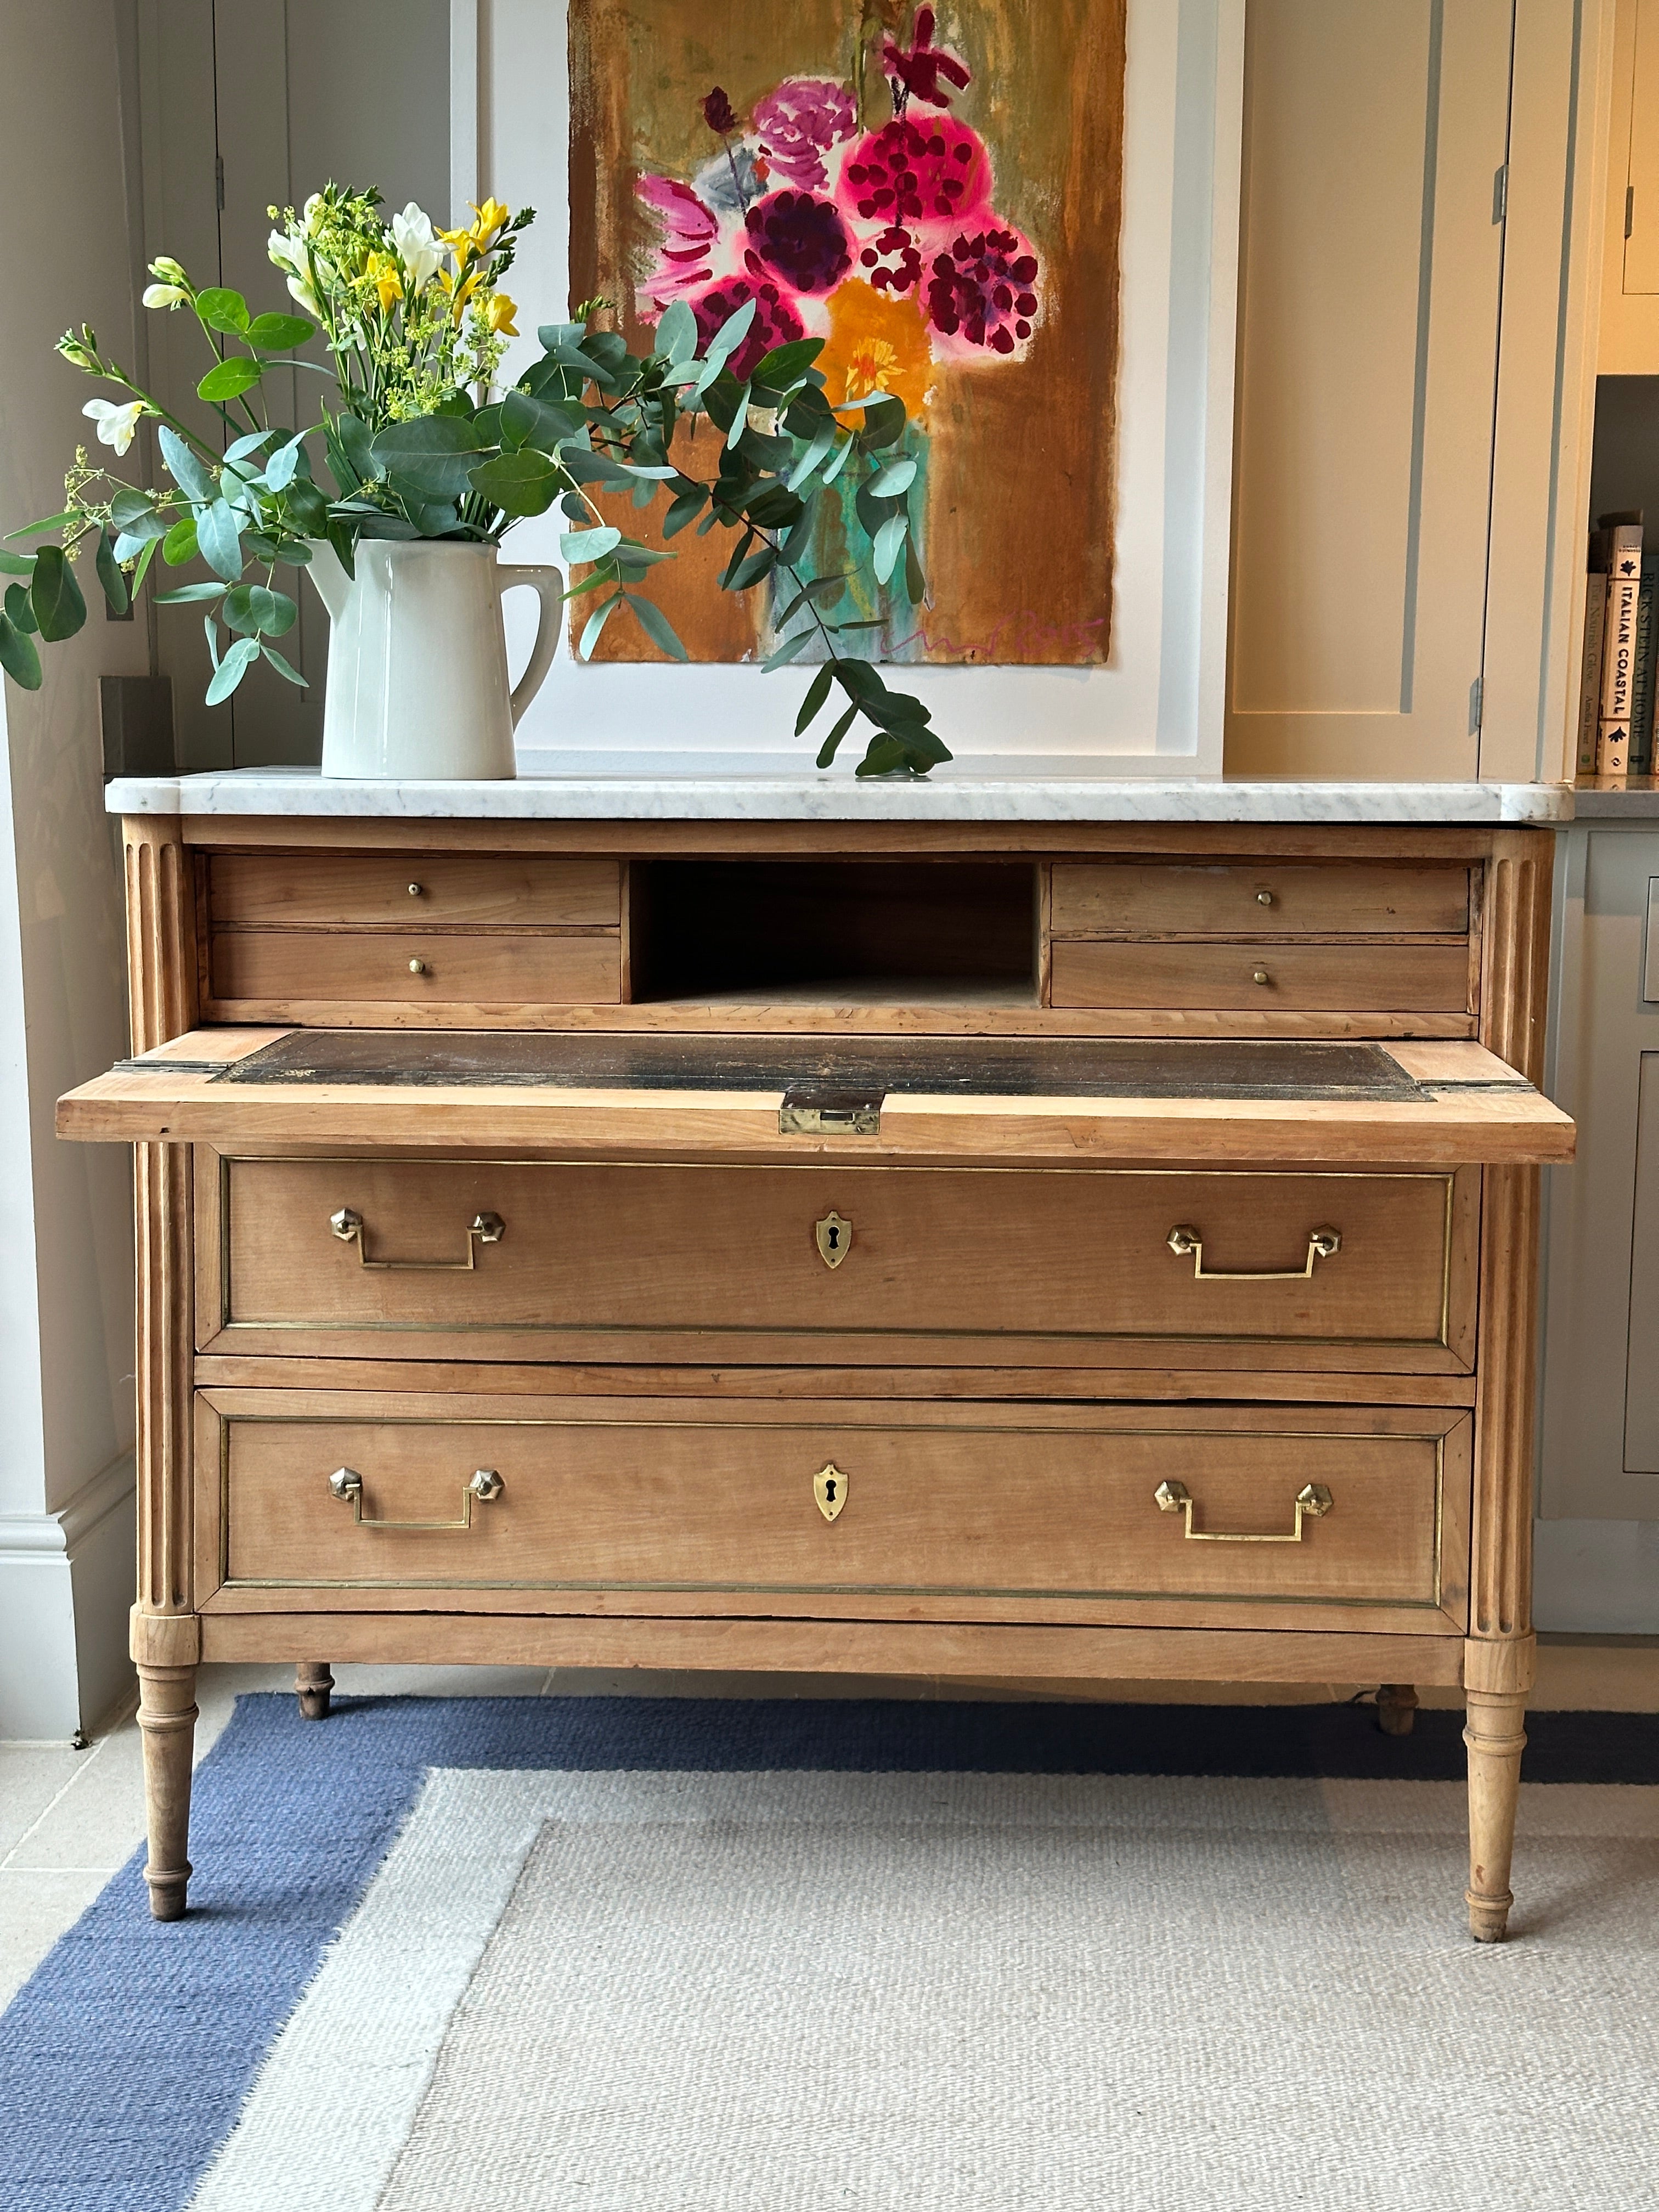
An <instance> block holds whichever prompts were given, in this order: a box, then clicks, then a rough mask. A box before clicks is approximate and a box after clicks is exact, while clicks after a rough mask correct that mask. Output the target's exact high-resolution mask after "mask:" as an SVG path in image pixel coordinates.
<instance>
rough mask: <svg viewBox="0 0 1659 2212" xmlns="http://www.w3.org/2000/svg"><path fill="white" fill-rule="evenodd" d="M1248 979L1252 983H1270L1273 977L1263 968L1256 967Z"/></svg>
mask: <svg viewBox="0 0 1659 2212" xmlns="http://www.w3.org/2000/svg"><path fill="white" fill-rule="evenodd" d="M1250 981H1252V982H1253V983H1271V982H1272V981H1273V977H1272V976H1271V975H1269V974H1268V973H1267V969H1265V968H1258V969H1256V971H1255V975H1252V976H1251V978H1250Z"/></svg>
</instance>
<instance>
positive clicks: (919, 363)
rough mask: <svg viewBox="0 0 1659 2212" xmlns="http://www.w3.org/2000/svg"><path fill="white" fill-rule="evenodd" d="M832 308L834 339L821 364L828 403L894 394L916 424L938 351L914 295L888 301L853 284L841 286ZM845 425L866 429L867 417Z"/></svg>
mask: <svg viewBox="0 0 1659 2212" xmlns="http://www.w3.org/2000/svg"><path fill="white" fill-rule="evenodd" d="M827 304H828V307H829V338H828V340H827V341H826V343H825V345H824V349H823V352H822V353H821V354H820V355H819V356H818V358H817V367H818V368H821V369H822V370H823V378H824V397H825V398H826V399H828V400H829V404H830V405H831V406H832V407H833V406H838V405H840V404H841V403H842V401H843V400H847V399H861V398H864V396H865V394H866V392H890V393H891V394H892V396H893V397H894V398H896V399H902V401H903V402H904V411H905V413H906V414H907V415H908V416H910V417H911V419H912V420H913V421H914V420H915V417H916V416H919V415H920V414H921V410H922V405H923V403H924V402H925V401H926V399H927V393H928V390H929V387H930V386H932V383H933V352H932V349H931V348H930V347H929V345H928V343H927V328H926V326H925V325H924V324H923V322H922V319H921V308H920V307H918V306H917V305H916V302H915V298H914V296H912V297H910V298H907V299H902V300H891V299H888V298H885V297H884V295H882V294H881V293H879V292H877V291H873V290H872V289H871V287H870V286H869V285H868V284H861V283H858V282H857V281H856V280H854V281H852V282H849V283H845V284H839V285H837V286H836V289H835V290H834V291H833V292H832V293H831V294H830V295H829V301H828V302H827ZM841 420H842V422H843V423H844V424H845V425H846V426H847V427H848V428H850V429H854V430H861V429H862V428H864V417H863V416H862V415H843V416H842V417H841Z"/></svg>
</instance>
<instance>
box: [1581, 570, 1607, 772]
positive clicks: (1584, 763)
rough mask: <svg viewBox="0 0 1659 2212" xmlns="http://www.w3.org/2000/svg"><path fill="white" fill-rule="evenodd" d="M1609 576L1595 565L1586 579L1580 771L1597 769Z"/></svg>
mask: <svg viewBox="0 0 1659 2212" xmlns="http://www.w3.org/2000/svg"><path fill="white" fill-rule="evenodd" d="M1606 635H1607V574H1606V571H1605V570H1602V569H1598V568H1592V569H1591V571H1590V573H1589V575H1588V576H1587V577H1586V578H1585V579H1584V659H1583V669H1582V671H1581V673H1580V676H1579V680H1578V773H1579V775H1595V741H1596V738H1598V737H1599V735H1600V734H1601V641H1602V639H1603V638H1604V637H1605V636H1606Z"/></svg>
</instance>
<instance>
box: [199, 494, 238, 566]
mask: <svg viewBox="0 0 1659 2212" xmlns="http://www.w3.org/2000/svg"><path fill="white" fill-rule="evenodd" d="M196 543H197V549H198V550H199V551H200V553H201V556H202V558H203V559H204V561H205V562H207V564H208V566H209V568H211V569H212V571H213V573H214V574H215V575H216V576H222V577H223V578H224V580H225V581H226V582H227V583H228V584H234V583H237V582H239V581H240V578H241V574H242V542H241V532H240V525H239V524H238V522H237V520H236V510H235V509H234V507H231V506H230V505H229V503H228V501H225V500H222V499H216V500H215V501H214V502H213V504H212V506H211V507H204V508H203V509H202V511H201V513H199V514H198V515H197V518H196Z"/></svg>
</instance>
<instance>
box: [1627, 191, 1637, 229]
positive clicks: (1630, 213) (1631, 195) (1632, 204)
mask: <svg viewBox="0 0 1659 2212" xmlns="http://www.w3.org/2000/svg"><path fill="white" fill-rule="evenodd" d="M1635 228H1636V187H1635V185H1626V187H1625V235H1626V238H1628V237H1629V236H1630V234H1631V233H1632V230H1634V229H1635Z"/></svg>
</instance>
